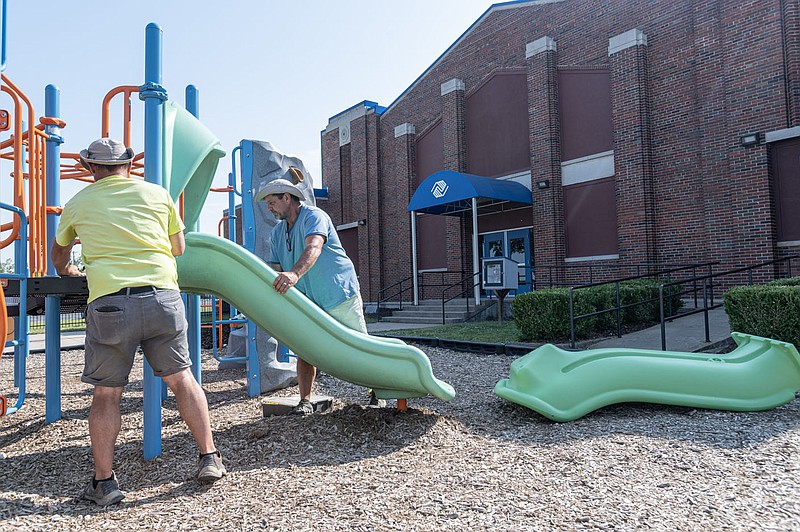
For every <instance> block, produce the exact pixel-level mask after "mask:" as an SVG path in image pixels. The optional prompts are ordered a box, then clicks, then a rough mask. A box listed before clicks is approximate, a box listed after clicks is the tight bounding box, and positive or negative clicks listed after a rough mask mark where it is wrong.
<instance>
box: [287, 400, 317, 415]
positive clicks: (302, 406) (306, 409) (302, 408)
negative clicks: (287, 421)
mask: <svg viewBox="0 0 800 532" xmlns="http://www.w3.org/2000/svg"><path fill="white" fill-rule="evenodd" d="M313 413H314V405H312V404H311V401H309V400H308V399H301V400H300V402H299V403H297V406H296V407H294V408H292V409H291V410H289V415H290V416H307V415H308V414H313Z"/></svg>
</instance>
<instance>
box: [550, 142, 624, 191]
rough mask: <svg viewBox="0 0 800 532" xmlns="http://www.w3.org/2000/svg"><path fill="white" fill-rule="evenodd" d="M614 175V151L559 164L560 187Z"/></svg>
mask: <svg viewBox="0 0 800 532" xmlns="http://www.w3.org/2000/svg"><path fill="white" fill-rule="evenodd" d="M613 175H614V150H609V151H604V152H600V153H595V154H593V155H587V156H586V157H579V158H577V159H571V160H569V161H564V162H563V163H561V185H562V186H565V187H567V186H569V185H577V184H578V183H586V182H588V181H596V180H598V179H604V178H606V177H611V176H613Z"/></svg>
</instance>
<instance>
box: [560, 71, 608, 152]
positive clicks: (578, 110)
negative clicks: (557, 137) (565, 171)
mask: <svg viewBox="0 0 800 532" xmlns="http://www.w3.org/2000/svg"><path fill="white" fill-rule="evenodd" d="M558 93H559V101H558V106H559V113H560V117H561V160H562V161H570V160H572V159H577V158H579V157H585V156H587V155H592V154H595V153H601V152H604V151H609V150H611V149H612V146H613V136H612V135H613V132H612V120H611V81H610V77H609V73H608V71H607V70H560V71H559V72H558Z"/></svg>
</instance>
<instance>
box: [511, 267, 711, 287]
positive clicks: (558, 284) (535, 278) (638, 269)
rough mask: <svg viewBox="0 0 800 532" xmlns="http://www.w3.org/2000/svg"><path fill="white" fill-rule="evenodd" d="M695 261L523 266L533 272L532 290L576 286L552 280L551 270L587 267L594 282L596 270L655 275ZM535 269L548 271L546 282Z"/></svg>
mask: <svg viewBox="0 0 800 532" xmlns="http://www.w3.org/2000/svg"><path fill="white" fill-rule="evenodd" d="M695 265H696V264H695V263H656V262H642V263H632V264H629V263H625V264H617V263H583V262H578V263H574V264H540V265H538V266H524V268H525V269H526V270H528V269H529V270H531V273H532V274H533V288H534V290H535V289H537V288H540V287H544V286H537V285H545V286H546V287H547V288H557V287H567V286H576V285H575V283H570V282H553V270H578V269H588V277H587V278H588V282H589V283H594V277H595V272H596V271H597V270H600V271H602V270H610V269H621V268H636V275H634V276H633V277H634V278H636V277H648V276H652V275H655V273H656V272H658V271H661V270H664V269H670V268H682V267H691V266H695ZM643 268H647V269H648V271H649V273H641V272H642V269H643ZM650 268H657V269H655V270H649V269H650ZM537 270H538V272H539V273H540V274H543V273H544V271H545V270H547V273H548V282H547V283H543V282H542V281H543V280H542V279H541V277H542V275H538V276H537V275H536V273H537ZM614 281H615V280H609V281H601V282H614Z"/></svg>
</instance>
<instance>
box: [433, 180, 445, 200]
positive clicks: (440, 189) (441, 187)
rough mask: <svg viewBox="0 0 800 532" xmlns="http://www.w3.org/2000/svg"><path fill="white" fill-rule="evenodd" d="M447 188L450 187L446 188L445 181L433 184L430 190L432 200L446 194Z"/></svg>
mask: <svg viewBox="0 0 800 532" xmlns="http://www.w3.org/2000/svg"><path fill="white" fill-rule="evenodd" d="M448 188H450V187H448V186H447V181H445V180H444V179H442V180H440V181H437V182H436V183H434V184H433V188H432V189H431V194H433V197H434V198H441V197H442V196H444V195H445V194H447V189H448Z"/></svg>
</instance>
